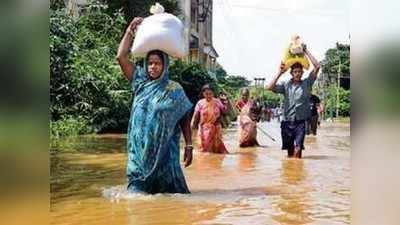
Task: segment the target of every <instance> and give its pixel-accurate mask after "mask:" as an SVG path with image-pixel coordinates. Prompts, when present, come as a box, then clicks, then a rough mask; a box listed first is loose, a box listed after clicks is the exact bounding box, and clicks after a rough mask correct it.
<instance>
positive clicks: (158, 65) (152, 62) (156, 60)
mask: <svg viewBox="0 0 400 225" xmlns="http://www.w3.org/2000/svg"><path fill="white" fill-rule="evenodd" d="M164 60H165V59H164V53H163V52H162V51H160V50H152V51H150V52H149V53H147V58H146V61H147V72H148V74H149V76H150V79H152V80H155V79H158V78H160V76H161V75H162V73H163V72H164Z"/></svg>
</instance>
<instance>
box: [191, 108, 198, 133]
mask: <svg viewBox="0 0 400 225" xmlns="http://www.w3.org/2000/svg"><path fill="white" fill-rule="evenodd" d="M199 122H200V113H199V112H198V111H195V112H194V114H193V118H192V123H191V127H192V129H193V130H196V129H197V128H198V126H199Z"/></svg>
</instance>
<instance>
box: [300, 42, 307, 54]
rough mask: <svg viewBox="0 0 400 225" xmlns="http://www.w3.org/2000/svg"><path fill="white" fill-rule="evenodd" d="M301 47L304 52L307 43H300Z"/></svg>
mask: <svg viewBox="0 0 400 225" xmlns="http://www.w3.org/2000/svg"><path fill="white" fill-rule="evenodd" d="M301 47H302V48H303V52H306V51H307V45H306V44H304V43H302V44H301Z"/></svg>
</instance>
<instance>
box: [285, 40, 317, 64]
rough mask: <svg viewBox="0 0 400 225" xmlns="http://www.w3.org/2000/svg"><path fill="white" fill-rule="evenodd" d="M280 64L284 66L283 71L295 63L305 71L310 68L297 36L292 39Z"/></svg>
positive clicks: (301, 43)
mask: <svg viewBox="0 0 400 225" xmlns="http://www.w3.org/2000/svg"><path fill="white" fill-rule="evenodd" d="M282 63H283V64H285V69H289V68H290V67H291V66H292V65H293V64H295V63H300V64H301V65H303V68H304V69H306V70H307V69H308V68H309V67H310V63H309V62H308V59H307V57H306V56H305V55H304V52H303V42H302V41H301V39H300V36H299V35H294V36H293V37H292V39H291V41H290V44H289V46H288V47H287V48H286V49H285V54H284V56H283V61H282Z"/></svg>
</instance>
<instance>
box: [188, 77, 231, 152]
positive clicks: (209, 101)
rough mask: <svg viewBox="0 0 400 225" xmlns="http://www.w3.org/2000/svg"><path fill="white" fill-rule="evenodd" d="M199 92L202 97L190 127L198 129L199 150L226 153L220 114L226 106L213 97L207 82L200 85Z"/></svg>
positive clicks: (224, 110)
mask: <svg viewBox="0 0 400 225" xmlns="http://www.w3.org/2000/svg"><path fill="white" fill-rule="evenodd" d="M201 94H202V95H203V99H201V100H200V101H198V102H197V104H196V107H195V108H194V114H193V118H192V129H198V136H199V138H200V146H201V147H200V151H202V152H212V153H223V154H227V153H229V152H228V151H227V150H226V147H225V144H224V142H223V141H222V125H221V116H222V114H224V113H226V112H227V106H226V105H224V104H223V103H222V102H221V101H220V100H219V99H218V98H215V97H214V92H213V91H212V89H211V87H210V86H209V85H208V84H206V85H204V86H203V87H202V89H201Z"/></svg>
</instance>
